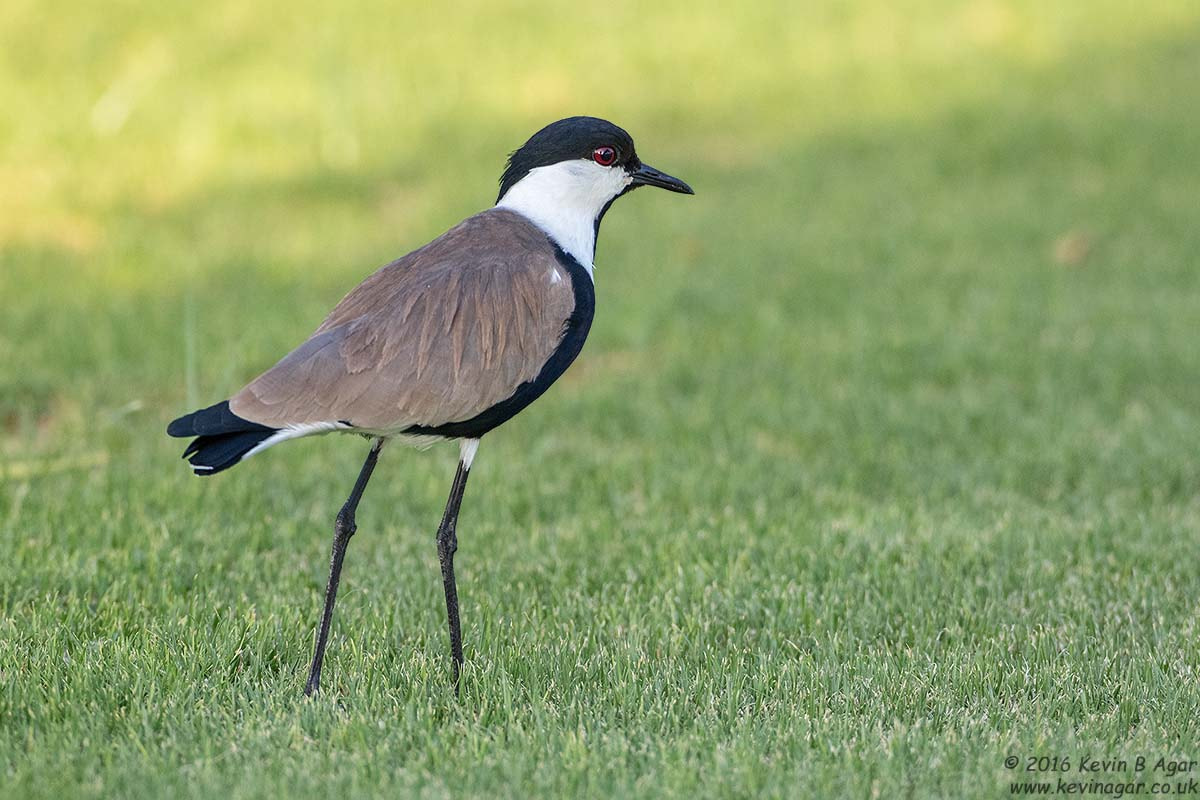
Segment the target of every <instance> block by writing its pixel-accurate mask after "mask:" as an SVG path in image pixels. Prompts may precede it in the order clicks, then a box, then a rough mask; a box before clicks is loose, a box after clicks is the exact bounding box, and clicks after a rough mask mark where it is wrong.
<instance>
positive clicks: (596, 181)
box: [496, 158, 633, 275]
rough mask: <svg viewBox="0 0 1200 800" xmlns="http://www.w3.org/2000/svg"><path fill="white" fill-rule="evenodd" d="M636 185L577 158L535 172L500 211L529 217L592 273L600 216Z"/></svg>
mask: <svg viewBox="0 0 1200 800" xmlns="http://www.w3.org/2000/svg"><path fill="white" fill-rule="evenodd" d="M632 181H633V178H632V177H630V175H629V173H628V172H626V171H625V170H623V169H621V168H620V167H602V166H600V165H599V164H596V163H595V162H592V161H587V160H585V159H582V158H580V159H575V160H573V161H560V162H559V163H557V164H550V165H549V166H545V167H537V168H536V169H531V170H530V171H529V174H528V175H526V176H525V177H524V178H521V180H519V181H517V182H516V183H515V184H514V185H513V187H512V188H511V189H509V190H508V191H507V192H505V193H504V197H502V198H500V202H498V203H496V208H507V209H508V210H510V211H515V212H517V213H518V214H520V215H522V216H524V217H526V218H528V219H529V220H531V221H532V222H533V223H534V224H535V225H537V226H538V227H539V228H541V229H542V230H543V231H545V232H546V233H547V235H549V236H550V238H551V239H553V240H554V241H555V242H556V243H557V244H558V246H559V247H561V248H562V249H563V250H565V251H567V253H569V254H570V255H571V256H572V257H573V258H574V259H575V260H576V261H578V262H579V263H580V264H582V265H583V268H584V269H586V270H587V272H588V275H591V274H592V269H593V265H592V259H593V257H594V255H595V252H596V217H598V216H600V212H601V211H603V210H604V206H605V205H607V204H608V202H609V201H610V200H612V199H613V198H614V197H616V196H617V195H619V194H620V193H621V192H623V191H624V190H625V187H626V186H628V185H629V184H630V183H631V182H632Z"/></svg>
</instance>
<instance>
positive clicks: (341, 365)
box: [229, 209, 574, 433]
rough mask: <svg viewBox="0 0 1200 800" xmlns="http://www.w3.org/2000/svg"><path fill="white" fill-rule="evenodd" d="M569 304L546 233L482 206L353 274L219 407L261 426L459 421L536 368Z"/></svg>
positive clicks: (389, 427)
mask: <svg viewBox="0 0 1200 800" xmlns="http://www.w3.org/2000/svg"><path fill="white" fill-rule="evenodd" d="M573 308H574V297H573V293H572V290H571V279H570V276H569V275H568V274H567V271H566V270H565V269H564V268H563V267H562V265H561V264H560V263H559V261H558V259H557V258H556V257H555V253H554V245H553V244H552V243H551V241H550V240H549V239H547V238H546V234H545V233H543V232H542V231H541V230H539V229H538V228H537V227H536V226H534V225H533V224H532V223H531V222H529V221H528V220H527V219H525V218H524V217H522V216H520V215H519V214H515V213H513V212H511V211H505V210H502V209H490V210H488V211H484V212H483V213H481V214H477V215H476V216H474V217H471V218H469V219H467V220H466V221H464V222H462V223H461V224H459V225H458V226H456V227H454V228H452V229H451V230H450V231H448V232H447V233H446V234H444V235H443V236H441V237H439V238H437V239H435V240H434V241H433V242H431V243H429V244H428V245H426V246H425V247H422V248H421V249H419V250H415V251H413V252H412V253H410V254H408V255H407V256H404V257H403V258H401V259H399V260H397V261H394V262H392V263H391V264H388V265H387V266H386V267H383V268H382V269H380V270H378V271H377V272H376V273H375V274H374V275H372V276H370V277H369V278H367V279H366V280H365V281H363V282H362V283H361V284H359V286H358V287H357V288H356V289H354V290H353V291H352V292H350V294H348V295H346V297H345V298H344V299H343V300H342V301H341V302H340V303H338V304H337V306H336V307H335V308H334V309H333V311H332V312H331V313H330V314H329V316H328V317H326V318H325V321H324V322H322V323H321V326H320V327H319V328H317V330H316V331H315V332H314V333H313V335H312V336H310V337H309V338H308V340H307V341H305V342H304V343H303V344H301V345H300V346H299V347H297V348H296V349H295V350H293V351H292V352H291V353H289V354H288V355H287V356H285V357H284V358H283V359H282V360H281V361H280V362H279V363H278V364H276V365H275V366H273V367H271V369H269V370H267V371H266V372H265V373H263V374H262V375H260V376H259V377H258V378H255V379H254V380H253V381H251V382H250V384H249V385H247V386H246V388H244V389H242V390H241V391H240V392H238V393H237V394H236V395H234V397H233V398H232V399H231V400H230V402H229V407H230V410H231V411H233V413H234V414H237V415H238V416H239V417H242V418H244V419H247V420H250V421H252V422H256V423H259V424H260V425H266V426H269V427H272V428H282V427H285V426H289V425H301V424H312V423H323V422H348V423H350V424H351V425H352V426H353V427H354V428H356V429H360V430H364V431H368V432H375V433H397V432H399V431H402V430H404V429H405V428H408V427H410V426H412V425H422V426H434V425H440V424H443V423H448V422H455V421H460V420H465V419H469V418H471V417H473V416H475V415H476V414H478V413H480V412H482V411H484V410H486V409H488V408H490V407H491V406H493V405H495V404H496V403H499V402H500V401H502V400H504V399H505V398H507V397H509V396H511V395H512V394H513V392H514V391H516V389H517V387H518V386H519V385H520V384H522V383H524V382H526V381H530V380H532V379H533V378H534V377H536V375H537V373H538V371H539V370H540V369H541V367H542V365H543V364H545V363H546V361H547V359H548V358H549V357H550V355H551V353H553V351H554V348H555V347H557V346H558V343H559V341H560V339H561V337H562V331H563V326H564V325H565V323H566V321H567V319H568V317H569V316H570V315H571V311H572V309H573Z"/></svg>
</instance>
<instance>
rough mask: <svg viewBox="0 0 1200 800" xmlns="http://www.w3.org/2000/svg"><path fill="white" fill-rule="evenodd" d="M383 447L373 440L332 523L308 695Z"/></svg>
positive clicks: (322, 657)
mask: <svg viewBox="0 0 1200 800" xmlns="http://www.w3.org/2000/svg"><path fill="white" fill-rule="evenodd" d="M382 447H383V439H376V440H374V441H373V442H371V452H369V453H367V460H366V461H365V462H364V463H363V466H362V470H360V471H359V473H358V480H357V481H355V482H354V489H353V490H352V491H351V492H350V497H349V498H347V500H346V504H345V505H343V506H342V510H341V511H339V512H338V515H337V519H336V520H335V521H334V523H333V554H332V555H331V556H330V558H329V583H328V584H327V585H326V587H325V612H324V613H323V614H322V615H321V628H320V630H319V631H318V632H317V647H316V651H315V652H314V653H313V660H312V668H311V669H310V670H309V672H308V683H307V684H305V686H304V694H306V695H311V694H312V693H313V692H315V691H317V690H319V689H320V683H321V663H322V662H323V661H324V660H325V645H326V644H328V642H329V623H330V622H331V621H332V620H333V602H334V600H335V599H336V598H337V590H338V581H339V580H340V579H341V575H342V561H343V560H344V559H345V558H346V545H347V544H349V543H350V537H351V536H353V535H354V532H355V531H356V530H358V526H357V525H356V524H355V522H354V511H355V509H357V508H358V501H359V500H361V499H362V493H363V490H364V489H366V488H367V481H369V480H370V479H371V473H372V472H374V470H375V462H376V461H377V460H378V459H379V451H380V449H381V448H382Z"/></svg>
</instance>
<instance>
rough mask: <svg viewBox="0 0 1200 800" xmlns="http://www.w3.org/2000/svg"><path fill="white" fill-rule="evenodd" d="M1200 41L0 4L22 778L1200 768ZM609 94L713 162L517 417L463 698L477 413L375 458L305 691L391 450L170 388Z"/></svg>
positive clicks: (974, 791)
mask: <svg viewBox="0 0 1200 800" xmlns="http://www.w3.org/2000/svg"><path fill="white" fill-rule="evenodd" d="M901 5H902V6H903V8H901V7H900V6H901ZM1197 76H1200V5H1197V4H1196V3H1194V2H1191V0H1180V2H1148V3H1142V4H1133V3H1126V2H1123V1H1122V0H1094V1H1090V0H1089V1H1085V0H1062V2H1054V3H1044V2H1035V1H1034V0H1028V1H1027V2H1002V1H1001V0H968V2H949V0H947V1H946V2H934V1H933V0H925V1H920V0H917V1H914V2H910V3H903V4H895V3H891V2H885V1H884V0H863V2H831V3H825V4H804V5H802V4H798V3H786V2H780V3H757V4H754V5H752V6H747V7H744V8H742V7H738V6H733V5H729V4H722V3H715V2H713V3H697V2H682V0H679V1H676V2H667V3H660V4H654V5H653V7H644V4H640V3H633V2H625V1H624V0H616V1H615V2H611V3H606V4H585V5H584V6H582V7H581V8H577V9H571V10H566V8H565V7H563V6H561V5H560V4H553V3H538V2H501V3H495V2H489V3H483V2H468V3H462V4H455V5H453V6H451V7H440V8H438V9H436V10H435V9H432V8H425V7H416V6H414V7H412V8H405V7H403V6H399V5H395V4H385V3H364V4H362V5H355V6H351V7H340V8H333V7H327V6H325V5H322V4H317V3H309V2H308V1H307V0H298V2H293V3H289V4H282V3H276V4H262V5H257V6H255V5H251V4H246V3H242V2H234V1H233V0H218V2H214V3H205V4H190V3H160V4H142V3H132V2H118V3H112V4H84V3H79V2H70V3H68V2H34V0H7V2H5V3H4V4H3V6H0V106H2V107H3V108H4V109H5V112H4V113H3V114H0V549H2V551H3V553H4V558H3V559H0V794H3V796H5V797H12V798H58V797H76V796H78V797H88V798H109V797H135V798H141V797H145V798H161V797H177V798H188V797H196V798H213V797H222V798H228V799H229V800H236V799H237V798H251V797H264V798H265V797H277V796H281V795H287V796H291V797H296V798H301V797H332V796H341V797H358V796H386V797H396V796H409V795H414V796H422V797H443V796H456V797H496V796H511V797H527V796H544V797H577V796H585V797H646V798H671V797H687V798H695V797H759V796H766V797H770V796H774V797H814V798H832V797H842V796H853V797H879V798H894V797H917V798H924V797H954V798H960V797H961V798H976V797H978V798H999V797H1008V796H1010V795H1011V793H1012V789H1011V787H1010V783H1011V782H1012V781H1014V780H1021V779H1025V778H1029V779H1033V780H1042V779H1049V780H1052V781H1056V780H1057V779H1058V778H1060V777H1066V778H1068V779H1070V780H1087V779H1093V780H1094V779H1096V778H1097V777H1099V778H1101V779H1104V780H1107V781H1117V780H1133V781H1138V780H1142V781H1146V782H1147V783H1149V782H1153V781H1155V780H1158V779H1162V780H1166V775H1165V773H1163V772H1161V771H1160V772H1157V773H1156V772H1155V771H1154V770H1153V769H1152V766H1153V764H1154V763H1155V762H1157V760H1158V759H1159V758H1166V759H1168V760H1178V759H1184V760H1187V759H1189V758H1198V757H1200V753H1198V752H1197V751H1198V750H1200V747H1198V745H1197V742H1200V625H1198V620H1200V568H1198V566H1197V565H1198V564H1200V343H1198V334H1200V255H1198V254H1200V81H1198V80H1197ZM576 113H589V114H594V115H597V116H603V117H607V118H610V119H612V120H614V121H615V122H617V123H618V124H621V125H623V126H625V127H626V128H628V129H629V130H630V132H631V133H632V134H633V135H634V137H635V138H636V140H637V142H638V146H639V151H640V153H641V155H642V156H643V157H644V158H645V159H646V160H647V161H648V162H649V163H651V164H654V165H655V166H657V167H659V168H661V169H664V170H666V171H668V172H670V173H672V174H675V175H679V176H680V177H682V178H683V179H685V180H687V181H688V182H690V183H691V184H692V185H693V186H694V187H695V188H696V192H697V194H696V197H694V198H688V197H680V196H676V195H669V194H666V193H662V192H652V191H650V190H643V191H641V192H638V193H636V194H634V195H633V196H631V197H630V198H628V199H625V200H622V201H621V202H620V203H619V204H617V206H616V207H615V208H614V209H613V211H612V212H611V213H610V214H609V215H608V216H607V217H606V219H605V224H604V230H603V231H602V235H601V238H600V245H599V252H598V257H597V272H596V279H597V295H598V298H597V315H596V322H595V324H594V326H593V329H592V334H591V338H590V340H589V342H588V345H587V347H586V348H585V349H584V352H583V355H582V356H581V357H580V359H579V361H578V362H577V363H576V365H575V366H574V367H573V368H572V369H571V370H570V371H569V372H568V373H567V375H566V376H565V377H564V378H563V380H562V381H560V382H559V384H558V385H556V386H555V388H553V389H552V390H551V391H550V392H549V393H548V394H547V395H546V396H545V397H544V398H542V399H541V400H539V401H538V402H537V403H536V404H535V405H534V406H533V407H532V408H531V409H530V410H528V411H527V412H525V413H524V414H522V415H521V416H519V417H518V418H517V419H515V420H514V421H513V422H512V423H510V424H509V425H507V426H505V427H504V428H503V429H501V430H499V431H497V432H495V433H493V434H491V435H489V436H488V437H486V438H485V440H484V441H483V444H482V446H481V448H480V451H479V456H478V458H477V460H476V462H475V469H474V470H473V471H472V474H473V477H472V480H471V485H470V486H469V487H468V490H467V498H466V501H465V503H464V507H463V514H462V518H461V521H460V526H459V548H460V549H459V553H458V559H457V566H458V580H459V592H460V601H461V603H462V613H463V625H464V640H465V649H466V659H467V665H466V671H465V673H464V677H463V685H462V695H461V697H458V698H456V697H455V696H454V694H453V693H452V692H451V691H450V689H449V661H448V652H447V651H448V645H447V641H446V633H445V619H444V607H443V604H442V597H441V583H440V576H439V573H438V569H437V556H436V551H435V547H434V540H433V536H434V531H435V528H436V526H437V522H438V518H439V515H440V512H441V507H442V504H443V502H444V500H445V496H446V492H447V491H448V489H449V484H450V480H451V478H452V476H453V471H454V460H455V449H454V448H452V447H447V446H442V447H440V448H435V449H433V450H431V451H429V452H426V453H418V452H415V451H407V450H403V449H401V448H398V447H397V448H391V449H385V451H384V452H383V455H382V457H381V460H380V465H379V469H378V470H377V471H376V477H375V478H374V480H373V482H372V485H371V486H370V487H369V488H368V491H367V493H366V496H365V498H364V500H363V503H362V506H361V508H360V511H359V515H358V523H359V533H358V535H357V536H356V537H355V538H354V540H353V542H352V543H351V545H350V550H349V554H348V557H347V561H346V569H345V572H344V574H343V582H342V591H341V594H340V596H339V603H338V608H337V614H336V617H335V620H334V629H333V638H332V640H331V644H330V648H329V653H328V656H327V659H326V663H325V671H324V676H323V686H324V691H323V692H322V694H321V696H320V697H318V698H316V699H314V700H312V701H309V700H306V699H305V698H304V697H303V696H302V689H303V685H304V677H305V673H306V668H307V660H308V658H309V656H310V652H311V647H312V641H313V633H314V627H315V624H316V622H317V619H318V615H319V612H320V603H321V598H322V595H323V591H324V582H325V575H326V570H327V568H328V547H329V537H330V534H331V531H332V523H333V517H334V514H335V513H336V511H337V509H338V506H339V505H340V503H341V502H342V500H344V498H345V496H346V494H347V493H348V491H349V489H350V486H351V484H352V483H353V480H354V476H355V471H356V470H357V468H358V466H359V464H360V463H361V460H362V458H363V457H364V456H365V452H366V445H365V443H364V442H362V441H360V440H357V439H351V438H345V437H324V438H316V439H308V440H304V441H301V442H295V443H291V444H288V445H286V446H283V447H280V448H277V449H274V450H272V451H270V452H268V453H265V454H262V455H261V456H255V457H254V458H253V459H251V460H250V461H248V462H247V463H245V464H243V465H241V466H239V467H237V468H236V469H235V470H234V471H232V472H229V473H226V474H223V475H220V476H217V477H214V478H212V479H211V480H200V479H197V478H194V477H192V476H191V474H190V472H189V471H188V470H187V469H186V468H185V466H184V464H183V463H182V462H180V461H179V460H178V456H179V452H180V451H181V449H182V444H181V443H180V442H178V441H175V440H169V439H168V438H167V437H166V436H165V435H164V428H165V426H166V423H167V422H168V421H169V420H170V419H171V418H173V417H174V416H176V415H178V414H179V413H182V412H185V411H189V410H192V409H194V408H196V407H199V406H201V405H207V404H209V403H211V402H215V401H217V400H220V399H223V398H225V397H227V396H228V395H229V394H231V393H232V392H233V391H235V390H237V389H238V388H239V387H240V386H241V385H242V384H243V383H244V382H245V381H246V380H248V379H249V378H252V377H253V376H255V375H256V374H258V372H259V371H261V370H262V369H264V368H265V367H267V366H269V365H270V364H271V363H273V362H274V360H275V359H276V358H278V357H279V356H280V355H281V354H283V353H284V352H286V350H288V349H289V348H290V347H292V346H293V345H295V344H296V343H298V342H299V341H300V340H301V339H302V338H303V337H305V336H306V335H307V334H308V333H309V332H310V331H311V330H312V329H313V328H314V327H315V326H316V325H317V324H318V322H319V321H320V319H321V317H322V316H323V314H324V312H325V311H326V310H327V309H328V308H330V307H331V306H332V305H333V303H335V302H336V301H337V299H338V298H340V297H341V295H342V294H343V293H345V292H346V291H347V290H348V289H349V288H351V287H352V286H353V285H354V284H355V283H356V282H357V281H358V280H359V279H361V278H362V277H363V276H365V275H366V274H367V273H369V272H370V271H371V270H373V269H374V268H375V267H377V266H378V265H380V264H382V263H385V262H387V261H389V260H391V259H392V258H394V257H396V256H398V255H400V254H403V253H405V252H407V251H408V250H410V249H412V248H414V247H416V246H418V245H420V244H423V243H424V242H426V241H428V240H429V239H430V238H432V237H434V236H436V235H437V234H439V233H441V232H442V231H443V230H445V229H446V228H447V227H449V226H450V225H452V224H454V223H455V222H457V221H458V220H459V219H461V218H462V217H464V216H466V215H468V214H470V213H473V212H475V211H477V210H479V209H481V208H483V207H486V206H487V205H488V204H489V203H490V202H492V201H493V200H494V196H495V187H496V180H497V178H498V176H499V174H500V171H501V168H502V166H503V158H504V156H505V155H506V154H507V153H508V152H509V151H510V150H512V149H513V148H515V147H516V146H517V145H519V144H520V143H521V142H522V141H524V139H525V138H526V137H527V136H528V135H529V134H530V133H532V132H533V131H534V130H536V129H537V128H539V127H541V126H542V125H543V124H545V123H547V122H549V121H551V120H554V119H557V118H559V117H562V116H567V115H570V114H576ZM1009 756H1016V757H1018V758H1019V759H1020V760H1021V761H1020V765H1019V768H1018V769H1017V770H1011V769H1008V768H1006V766H1005V759H1006V758H1008V757H1009ZM1031 756H1047V757H1050V758H1053V757H1056V756H1057V757H1060V758H1061V757H1065V758H1069V759H1070V760H1071V762H1072V769H1071V770H1070V771H1069V772H1068V773H1067V774H1065V775H1064V774H1063V773H1061V772H1054V773H1027V772H1024V767H1025V764H1026V759H1027V758H1028V757H1031ZM1138 756H1142V757H1145V758H1146V759H1147V760H1148V762H1147V769H1146V770H1145V771H1143V772H1141V773H1137V772H1134V771H1133V769H1132V768H1133V765H1134V763H1135V759H1136V758H1137V757H1138ZM1086 757H1090V758H1092V759H1126V760H1127V761H1128V762H1129V769H1120V768H1119V767H1118V768H1116V769H1114V770H1109V771H1102V772H1101V773H1100V774H1099V776H1096V775H1093V774H1091V773H1089V774H1083V775H1081V774H1079V772H1078V763H1079V761H1080V759H1083V758H1086ZM1190 776H1191V777H1193V778H1195V777H1196V773H1195V772H1192V773H1191V774H1190ZM1172 785H1174V784H1172ZM1148 791H1149V790H1148V789H1143V790H1142V793H1143V794H1145V793H1147V792H1148ZM1091 794H1092V796H1115V794H1112V793H1111V792H1109V793H1108V794H1105V793H1103V792H1096V791H1093V792H1092V793H1091Z"/></svg>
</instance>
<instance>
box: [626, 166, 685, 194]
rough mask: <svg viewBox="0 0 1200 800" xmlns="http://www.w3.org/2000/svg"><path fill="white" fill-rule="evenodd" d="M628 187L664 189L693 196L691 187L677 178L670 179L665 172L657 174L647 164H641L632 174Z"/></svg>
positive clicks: (656, 171)
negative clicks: (631, 180) (631, 181)
mask: <svg viewBox="0 0 1200 800" xmlns="http://www.w3.org/2000/svg"><path fill="white" fill-rule="evenodd" d="M630 186H657V187H658V188H660V189H666V190H667V191H668V192H679V193H680V194H695V192H693V191H692V187H690V186H688V185H687V184H686V183H684V182H683V181H681V180H679V178H672V177H671V176H670V175H668V174H667V173H665V172H659V171H658V170H656V169H655V168H654V167H652V166H650V165H649V164H642V165H641V166H640V167H638V168H637V169H636V170H635V171H634V172H633V183H632V184H630Z"/></svg>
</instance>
